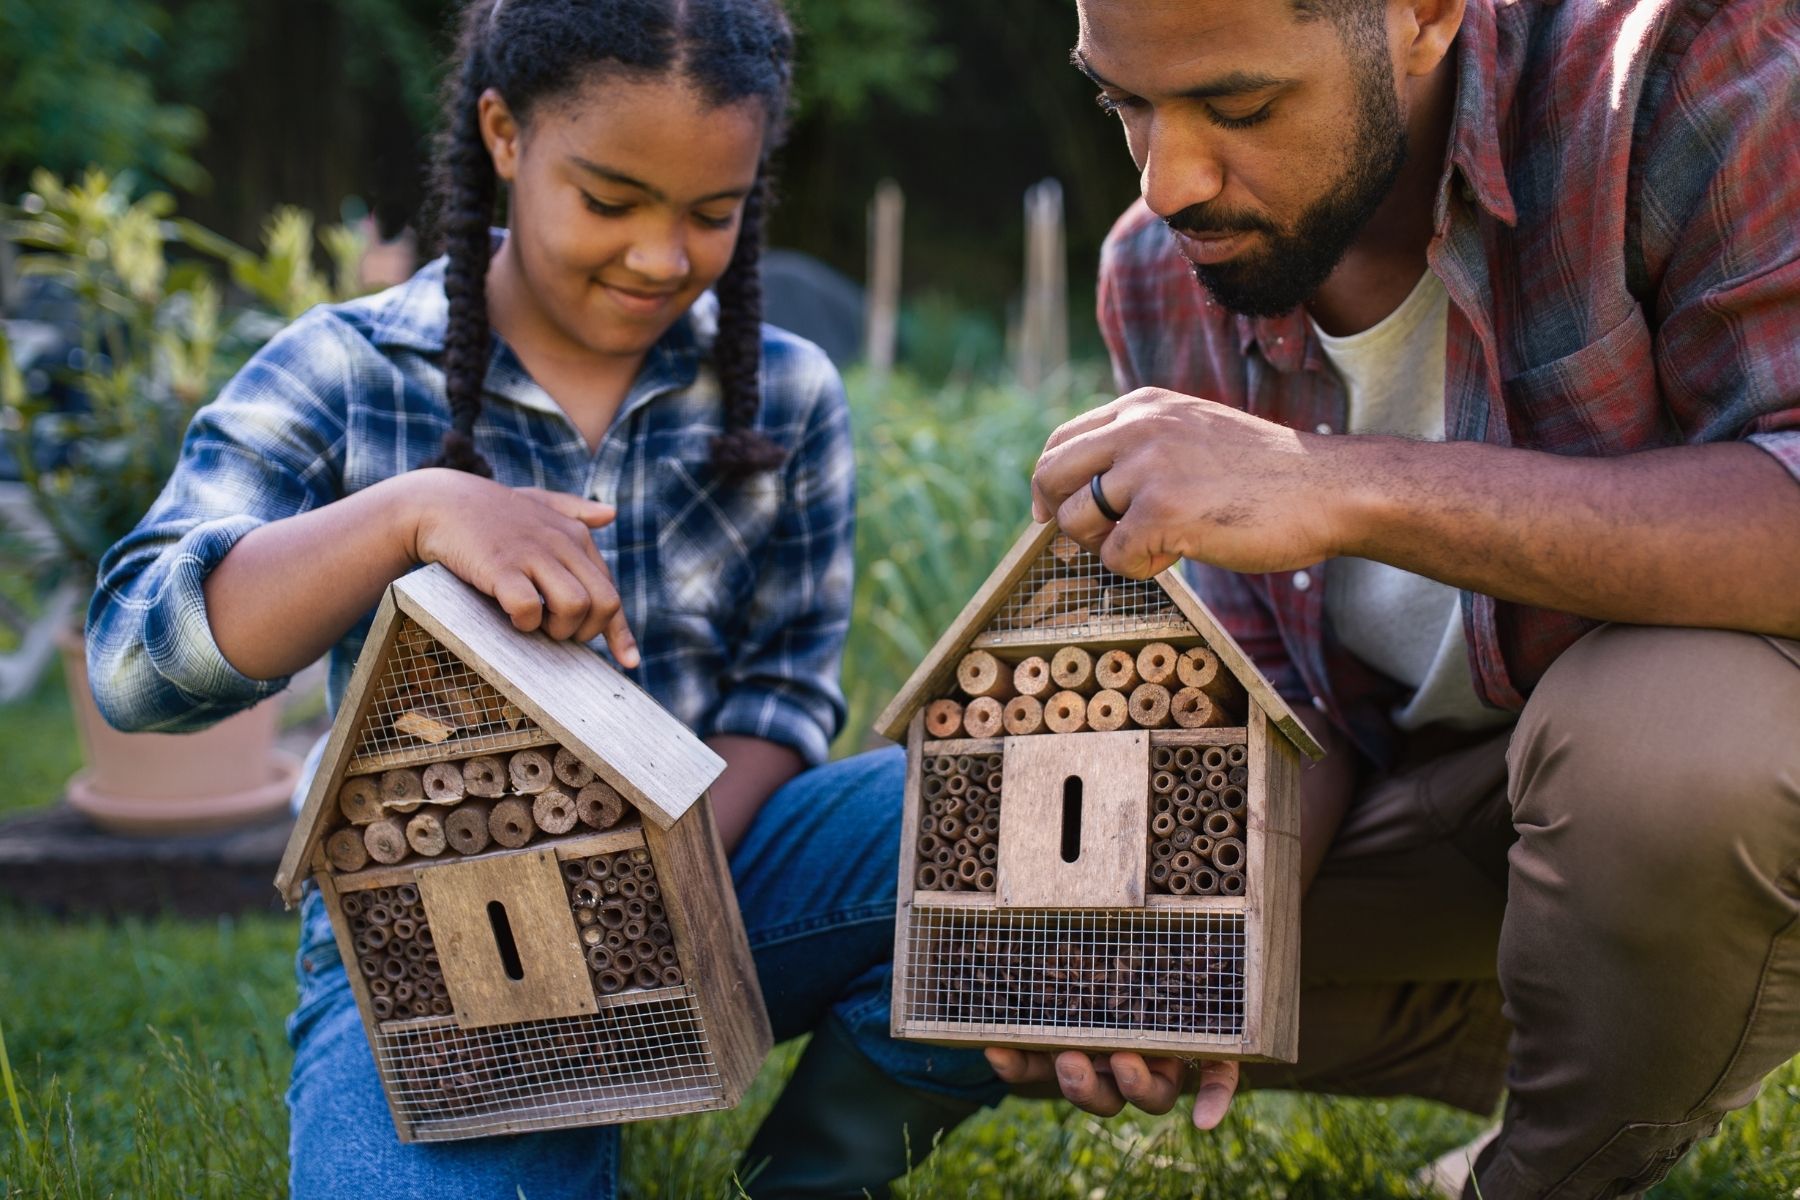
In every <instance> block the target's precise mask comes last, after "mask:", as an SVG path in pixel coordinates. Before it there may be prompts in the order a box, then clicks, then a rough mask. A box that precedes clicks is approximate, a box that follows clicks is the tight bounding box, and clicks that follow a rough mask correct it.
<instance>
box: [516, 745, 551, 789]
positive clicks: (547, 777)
mask: <svg viewBox="0 0 1800 1200" xmlns="http://www.w3.org/2000/svg"><path fill="white" fill-rule="evenodd" d="M506 775H507V778H508V779H509V780H510V781H511V783H512V790H513V791H515V792H517V793H518V794H519V795H521V796H535V795H537V794H538V793H539V792H541V791H543V790H544V789H545V788H547V787H549V786H550V785H551V783H553V782H555V780H556V773H555V772H554V771H552V770H551V769H550V757H549V756H548V755H547V754H545V753H544V752H543V751H542V750H520V751H518V752H517V753H515V754H514V755H513V756H512V757H511V758H509V759H507V760H506Z"/></svg>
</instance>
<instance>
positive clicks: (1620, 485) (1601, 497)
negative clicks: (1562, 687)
mask: <svg viewBox="0 0 1800 1200" xmlns="http://www.w3.org/2000/svg"><path fill="white" fill-rule="evenodd" d="M1335 450H1336V457H1337V459H1338V469H1339V472H1340V473H1341V477H1342V478H1343V479H1345V480H1347V481H1354V483H1353V484H1352V488H1353V490H1352V491H1351V493H1350V495H1349V496H1348V498H1347V501H1346V502H1347V504H1348V506H1349V516H1348V519H1347V520H1346V521H1345V522H1344V523H1343V528H1344V530H1345V539H1344V544H1343V546H1342V547H1341V552H1342V553H1344V554H1349V555H1356V556H1358V557H1363V558H1371V559H1376V560H1379V561H1381V562H1386V563H1391V564H1392V565H1394V566H1397V567H1401V568H1404V569H1406V570H1409V571H1413V572H1416V573H1417V574H1420V575H1426V576H1429V577H1430V578H1433V579H1438V580H1442V581H1443V582H1445V583H1449V584H1453V585H1455V586H1457V587H1461V588H1466V589H1468V590H1470V591H1474V592H1481V593H1485V594H1487V595H1490V596H1495V597H1498V598H1500V599H1503V600H1512V601H1517V602H1519V603H1523V604H1530V605H1534V606H1537V607H1540V608H1552V609H1559V610H1562V611H1565V612H1572V613H1578V614H1580V615H1582V616H1588V617H1594V618H1598V619H1601V620H1611V621H1627V622H1632V623H1636V624H1646V625H1692V626H1708V627H1719V628H1727V629H1743V630H1748V631H1753V632H1758V633H1771V634H1778V635H1781V636H1786V637H1797V636H1800V485H1797V484H1796V483H1795V481H1794V479H1793V477H1792V476H1790V475H1789V474H1788V473H1787V472H1786V471H1785V470H1783V469H1782V467H1781V465H1780V464H1779V463H1778V462H1776V461H1775V459H1774V458H1773V457H1772V456H1771V455H1769V454H1766V453H1765V452H1763V451H1762V450H1760V449H1758V448H1757V447H1755V446H1752V445H1749V444H1745V443H1729V444H1718V445H1707V446H1687V447H1679V448H1675V449H1669V450H1654V451H1646V452H1644V453H1641V454H1633V455H1628V456H1624V457H1620V458H1605V459H1596V458H1575V457H1564V456H1560V455H1554V454H1545V453H1541V452H1537V451H1529V450H1515V449H1507V448H1502V447H1497V446H1487V445H1480V444H1476V443H1469V442H1449V443H1427V442H1407V441H1402V440H1399V439H1395V438H1377V437H1352V438H1342V439H1338V445H1337V446H1336V447H1335Z"/></svg>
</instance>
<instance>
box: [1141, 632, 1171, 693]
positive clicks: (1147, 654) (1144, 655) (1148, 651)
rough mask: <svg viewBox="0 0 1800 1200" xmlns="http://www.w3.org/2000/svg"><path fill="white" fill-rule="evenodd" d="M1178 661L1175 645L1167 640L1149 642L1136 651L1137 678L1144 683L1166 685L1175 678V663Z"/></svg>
mask: <svg viewBox="0 0 1800 1200" xmlns="http://www.w3.org/2000/svg"><path fill="white" fill-rule="evenodd" d="M1179 661H1180V655H1178V654H1176V653H1175V647H1173V646H1171V645H1169V643H1167V642H1151V643H1150V644H1149V645H1148V646H1145V647H1144V648H1143V649H1142V650H1139V651H1138V656H1137V672H1138V678H1140V679H1142V680H1143V681H1144V682H1145V683H1160V684H1163V685H1165V686H1166V685H1167V684H1168V683H1169V681H1170V680H1172V679H1174V678H1175V664H1176V663H1177V662H1179Z"/></svg>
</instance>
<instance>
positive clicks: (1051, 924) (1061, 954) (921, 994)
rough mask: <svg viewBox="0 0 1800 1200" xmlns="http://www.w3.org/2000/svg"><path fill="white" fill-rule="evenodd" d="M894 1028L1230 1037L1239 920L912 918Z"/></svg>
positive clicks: (950, 913)
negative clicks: (960, 1027) (963, 1027)
mask: <svg viewBox="0 0 1800 1200" xmlns="http://www.w3.org/2000/svg"><path fill="white" fill-rule="evenodd" d="M905 953H906V986H905V989H904V993H905V994H904V999H903V1005H904V1012H903V1013H902V1020H903V1021H906V1022H908V1023H920V1024H934V1025H951V1026H954V1025H970V1026H980V1027H987V1026H1007V1025H1014V1026H1033V1027H1040V1028H1056V1029H1109V1030H1154V1031H1160V1032H1170V1033H1182V1034H1191V1035H1194V1036H1196V1037H1216V1038H1236V1037H1238V1036H1240V1035H1241V1033H1242V1030H1243V1024H1244V916H1243V914H1241V913H1222V912H1155V911H1150V912H1140V911H1134V912H1129V913H1116V914H1107V913H1096V912H1094V911H1093V910H1083V909H984V908H930V907H924V906H919V907H915V908H914V909H913V913H912V924H911V927H910V932H909V936H908V944H907V947H906V951H905Z"/></svg>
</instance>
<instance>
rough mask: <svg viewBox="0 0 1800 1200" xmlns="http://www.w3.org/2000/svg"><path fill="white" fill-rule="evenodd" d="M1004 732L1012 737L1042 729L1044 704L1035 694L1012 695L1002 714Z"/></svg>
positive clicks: (1040, 731)
mask: <svg viewBox="0 0 1800 1200" xmlns="http://www.w3.org/2000/svg"><path fill="white" fill-rule="evenodd" d="M1002 720H1003V722H1004V723H1005V725H1006V732H1007V733H1009V734H1011V735H1012V736H1013V737H1024V736H1025V735H1027V734H1032V733H1042V732H1043V731H1044V706H1043V703H1042V702H1041V701H1039V700H1038V699H1037V698H1036V697H1035V696H1014V697H1013V698H1012V699H1011V700H1008V701H1007V702H1006V711H1005V713H1004V714H1003V715H1002Z"/></svg>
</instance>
